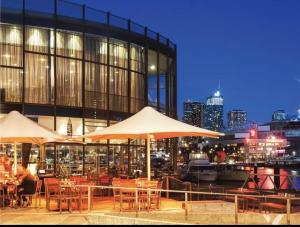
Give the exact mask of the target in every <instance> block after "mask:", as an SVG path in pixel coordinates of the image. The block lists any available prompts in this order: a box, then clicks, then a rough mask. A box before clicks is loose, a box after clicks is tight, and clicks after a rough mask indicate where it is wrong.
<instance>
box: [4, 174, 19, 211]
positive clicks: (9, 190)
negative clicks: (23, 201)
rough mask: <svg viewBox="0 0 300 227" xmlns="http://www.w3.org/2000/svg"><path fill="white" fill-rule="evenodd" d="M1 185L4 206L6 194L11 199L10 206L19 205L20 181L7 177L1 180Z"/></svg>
mask: <svg viewBox="0 0 300 227" xmlns="http://www.w3.org/2000/svg"><path fill="white" fill-rule="evenodd" d="M0 185H1V189H0V190H1V194H2V208H4V207H5V194H6V195H7V196H8V199H9V202H10V204H9V206H10V207H14V208H16V207H18V205H17V190H18V186H19V185H20V183H19V181H17V180H16V179H14V178H11V179H6V180H3V181H1V182H0Z"/></svg>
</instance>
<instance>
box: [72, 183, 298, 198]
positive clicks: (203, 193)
mask: <svg viewBox="0 0 300 227" xmlns="http://www.w3.org/2000/svg"><path fill="white" fill-rule="evenodd" d="M74 187H90V188H99V189H124V190H138V191H149V190H150V191H152V192H173V193H190V194H199V195H219V196H236V195H237V196H238V197H249V194H248V195H244V194H234V193H220V192H196V191H182V190H166V189H156V188H142V187H141V188H131V187H119V186H102V185H75V186H74ZM251 196H253V197H257V198H272V199H285V200H286V199H292V200H300V197H283V196H276V195H274V196H273V195H272V197H268V195H252V194H251Z"/></svg>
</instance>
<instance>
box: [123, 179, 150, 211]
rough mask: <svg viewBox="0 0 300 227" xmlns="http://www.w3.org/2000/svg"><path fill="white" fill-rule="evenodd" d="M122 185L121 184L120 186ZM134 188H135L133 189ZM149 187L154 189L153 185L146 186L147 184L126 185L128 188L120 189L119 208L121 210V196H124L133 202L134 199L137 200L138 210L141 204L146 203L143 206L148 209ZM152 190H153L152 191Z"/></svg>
mask: <svg viewBox="0 0 300 227" xmlns="http://www.w3.org/2000/svg"><path fill="white" fill-rule="evenodd" d="M121 187H122V186H121ZM135 188H136V189H135ZM151 189H154V188H153V186H148V185H147V184H143V183H141V184H136V185H135V186H134V185H133V186H132V187H128V189H121V190H120V197H121V199H120V208H121V210H122V201H123V199H122V197H125V198H126V199H128V200H130V201H132V203H135V202H136V200H137V201H138V204H136V205H138V207H136V208H137V209H138V210H141V204H140V202H142V206H143V205H146V206H145V208H148V210H149V209H150V206H151ZM152 192H153V191H152Z"/></svg>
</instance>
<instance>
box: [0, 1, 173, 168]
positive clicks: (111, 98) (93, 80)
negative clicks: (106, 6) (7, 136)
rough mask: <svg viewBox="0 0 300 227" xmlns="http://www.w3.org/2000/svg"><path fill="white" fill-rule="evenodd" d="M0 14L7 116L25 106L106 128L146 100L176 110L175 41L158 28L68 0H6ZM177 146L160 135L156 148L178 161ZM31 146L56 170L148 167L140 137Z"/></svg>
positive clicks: (69, 129)
mask: <svg viewBox="0 0 300 227" xmlns="http://www.w3.org/2000/svg"><path fill="white" fill-rule="evenodd" d="M0 20H1V24H0V25H1V28H0V65H1V68H0V98H1V99H0V111H1V115H2V116H4V115H5V114H7V113H8V112H10V111H11V110H18V111H20V112H21V113H23V114H25V115H26V116H29V117H31V118H32V119H33V120H36V121H37V122H38V123H39V124H41V125H44V126H45V127H47V128H50V129H53V130H56V131H57V132H59V133H62V134H72V135H82V134H85V133H89V132H92V131H95V130H99V129H101V128H103V127H107V126H109V125H112V124H114V123H116V122H118V121H120V120H123V119H125V118H127V117H129V116H131V115H132V114H134V113H136V112H137V111H139V110H140V109H141V108H143V107H144V106H147V105H150V106H153V107H155V108H157V109H158V110H159V111H161V112H163V113H165V114H166V115H169V116H172V117H176V115H177V113H176V109H177V107H176V101H177V100H176V45H175V44H173V43H172V42H171V41H170V40H169V39H167V38H165V37H163V36H162V35H160V34H159V33H156V32H153V31H151V30H150V29H148V28H147V27H143V26H141V25H139V24H137V23H134V22H132V21H131V20H126V19H123V18H120V17H118V16H115V15H112V14H110V13H108V12H103V11H100V10H96V9H93V8H90V7H88V6H85V5H77V4H74V3H70V2H67V1H63V0H44V1H43V4H41V1H38V0H2V1H1V17H0ZM172 146H174V144H172V140H164V141H159V142H157V143H155V144H153V150H157V151H167V152H166V153H169V154H171V162H172V159H174V160H175V156H174V155H172V152H170V151H171V147H172ZM9 150H10V149H9V145H2V146H1V152H7V153H9ZM31 150H32V160H31V162H32V163H35V162H37V160H38V162H41V165H42V166H43V168H44V169H46V170H47V171H49V172H57V171H58V169H59V168H63V167H65V165H66V164H68V166H67V167H68V169H69V170H70V173H72V174H76V173H77V174H87V173H88V172H91V171H98V169H97V170H95V168H100V170H101V171H100V170H99V171H100V172H102V173H103V172H104V173H108V172H109V171H110V169H115V167H116V166H117V167H119V169H118V171H119V173H120V174H121V173H126V174H128V173H129V174H132V173H134V172H135V171H136V170H143V169H145V165H144V163H145V161H144V160H145V152H144V150H145V147H144V141H140V140H134V141H132V140H126V141H112V140H111V141H106V140H105V141H99V142H98V143H96V144H95V143H93V144H91V143H88V142H87V143H86V144H85V145H80V144H48V145H47V146H46V150H45V151H41V150H40V149H38V148H35V147H34V146H33V147H32V149H31ZM20 152H21V147H20ZM62 166H63V167H62Z"/></svg>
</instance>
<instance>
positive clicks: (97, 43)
mask: <svg viewBox="0 0 300 227" xmlns="http://www.w3.org/2000/svg"><path fill="white" fill-rule="evenodd" d="M85 60H87V61H93V62H99V63H103V64H106V63H107V41H106V38H104V37H100V36H91V35H88V36H87V37H86V42H85Z"/></svg>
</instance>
